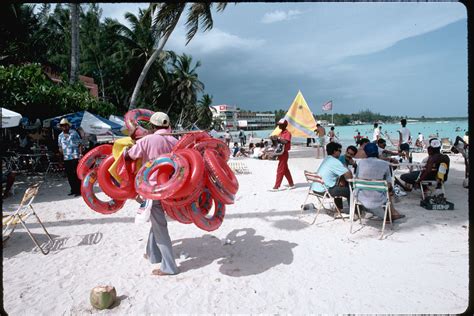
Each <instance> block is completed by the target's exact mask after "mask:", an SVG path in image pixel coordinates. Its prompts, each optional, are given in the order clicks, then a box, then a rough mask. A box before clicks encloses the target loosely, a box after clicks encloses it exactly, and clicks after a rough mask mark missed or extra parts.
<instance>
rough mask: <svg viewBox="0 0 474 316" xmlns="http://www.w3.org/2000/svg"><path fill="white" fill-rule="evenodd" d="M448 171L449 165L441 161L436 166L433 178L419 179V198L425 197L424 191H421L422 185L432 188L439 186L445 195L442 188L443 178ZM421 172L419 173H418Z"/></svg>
mask: <svg viewBox="0 0 474 316" xmlns="http://www.w3.org/2000/svg"><path fill="white" fill-rule="evenodd" d="M448 172H449V167H448V165H447V164H446V163H444V162H443V163H441V164H440V165H439V167H438V172H437V174H436V179H435V180H423V181H420V191H421V199H422V200H424V199H425V192H424V191H423V186H424V185H425V186H427V187H428V188H433V189H432V190H435V189H437V188H441V191H442V192H443V195H444V196H445V197H446V191H445V190H444V179H445V175H446V174H447V173H448ZM420 174H421V173H420ZM432 190H430V191H432ZM430 194H431V193H430Z"/></svg>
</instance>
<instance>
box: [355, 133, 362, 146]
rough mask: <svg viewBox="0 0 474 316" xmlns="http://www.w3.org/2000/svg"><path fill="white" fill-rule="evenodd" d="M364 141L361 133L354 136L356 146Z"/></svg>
mask: <svg viewBox="0 0 474 316" xmlns="http://www.w3.org/2000/svg"><path fill="white" fill-rule="evenodd" d="M361 139H362V136H361V135H360V132H357V135H356V136H354V141H355V143H356V145H359V141H360V140H361Z"/></svg>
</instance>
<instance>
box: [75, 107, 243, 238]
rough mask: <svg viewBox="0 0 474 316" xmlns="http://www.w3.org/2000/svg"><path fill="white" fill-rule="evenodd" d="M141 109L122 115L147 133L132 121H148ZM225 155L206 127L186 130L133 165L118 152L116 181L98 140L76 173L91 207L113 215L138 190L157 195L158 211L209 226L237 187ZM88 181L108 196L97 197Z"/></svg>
mask: <svg viewBox="0 0 474 316" xmlns="http://www.w3.org/2000/svg"><path fill="white" fill-rule="evenodd" d="M146 111H148V110H146ZM146 111H143V110H142V109H137V110H132V111H129V112H127V114H126V115H125V122H126V124H128V125H127V127H129V126H130V127H132V128H134V129H135V130H136V133H138V134H139V135H141V137H143V136H145V135H147V134H149V132H148V131H147V130H146V129H144V128H142V127H141V126H140V125H139V124H138V122H137V121H138V120H147V119H148V120H149V118H150V117H151V115H149V114H150V112H151V111H149V112H146ZM130 112H132V113H130ZM151 114H153V112H151ZM127 122H131V123H127ZM142 129H143V130H142ZM138 134H136V135H138ZM229 157H230V149H229V147H228V146H227V145H226V144H225V143H224V142H223V141H221V140H218V139H214V138H212V137H211V136H210V135H209V134H208V133H206V132H202V131H198V132H189V133H188V134H185V135H184V136H183V137H182V138H181V139H180V140H179V141H178V143H177V144H176V145H175V146H174V147H173V150H172V151H171V153H169V154H164V155H160V156H159V157H157V158H155V159H153V160H150V161H148V162H146V163H145V164H144V165H142V167H141V168H140V169H139V170H137V168H136V164H135V162H134V161H126V160H125V159H123V156H121V157H120V158H119V161H118V165H117V170H120V172H119V175H120V178H121V181H120V183H119V182H118V181H116V180H115V178H114V177H112V175H111V174H110V172H109V171H108V170H109V168H110V166H111V165H112V164H113V163H114V161H115V159H114V157H113V155H112V145H100V146H98V147H95V148H94V149H92V150H91V151H89V152H88V153H87V154H86V155H85V156H84V157H83V158H82V159H81V160H80V162H79V164H78V167H77V175H78V177H79V179H81V180H82V184H81V194H82V197H83V199H84V201H85V202H86V204H87V205H88V206H89V207H90V208H91V209H92V210H94V211H96V212H99V213H102V214H113V213H115V212H117V211H118V210H120V209H121V208H122V207H123V205H124V204H125V202H126V200H127V199H135V198H136V197H137V195H140V196H141V197H143V198H145V199H152V200H160V201H161V204H162V207H163V210H164V212H165V213H166V214H167V215H168V216H169V217H171V218H173V219H175V220H176V221H178V222H180V223H184V224H191V223H194V224H195V225H196V226H197V227H199V228H200V229H203V230H206V231H213V230H216V229H217V228H219V226H220V225H221V224H222V221H223V219H224V215H225V205H226V204H233V203H234V200H235V194H236V193H237V191H238V189H239V183H238V181H237V178H236V177H235V174H234V173H233V171H232V169H231V168H230V167H229V166H228V165H227V161H228V159H229ZM94 186H98V187H99V188H100V189H101V190H102V191H103V192H104V193H105V194H106V195H107V196H109V197H110V198H111V199H110V200H109V201H102V200H100V199H99V198H98V197H97V195H96V194H95V192H94ZM213 206H214V207H213ZM211 210H212V212H211ZM211 213H212V214H211Z"/></svg>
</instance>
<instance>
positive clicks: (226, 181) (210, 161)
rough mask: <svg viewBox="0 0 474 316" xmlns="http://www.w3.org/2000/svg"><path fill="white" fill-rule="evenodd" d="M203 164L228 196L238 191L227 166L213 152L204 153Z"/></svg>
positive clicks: (235, 181)
mask: <svg viewBox="0 0 474 316" xmlns="http://www.w3.org/2000/svg"><path fill="white" fill-rule="evenodd" d="M204 163H205V165H206V169H207V170H208V171H209V173H211V175H212V176H213V178H214V179H216V180H217V182H219V183H220V184H221V186H222V187H223V188H224V189H225V190H227V191H228V192H229V193H230V194H235V193H237V191H238V190H239V182H238V181H237V178H236V177H235V174H234V172H233V171H232V169H230V167H229V165H227V163H226V162H225V161H224V160H223V159H222V158H220V157H219V156H218V155H217V153H216V152H215V151H214V150H205V151H204Z"/></svg>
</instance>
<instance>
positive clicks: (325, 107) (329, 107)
mask: <svg viewBox="0 0 474 316" xmlns="http://www.w3.org/2000/svg"><path fill="white" fill-rule="evenodd" d="M331 110H332V100H331V101H328V102H326V103H324V104H323V111H331Z"/></svg>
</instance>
